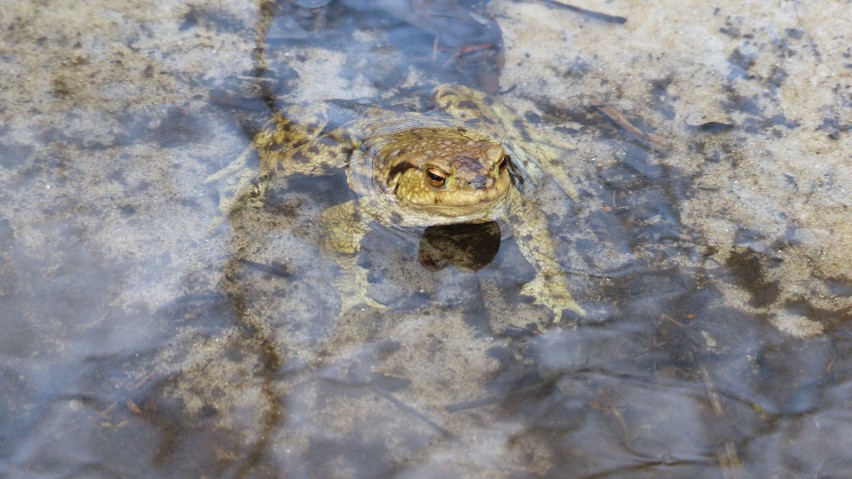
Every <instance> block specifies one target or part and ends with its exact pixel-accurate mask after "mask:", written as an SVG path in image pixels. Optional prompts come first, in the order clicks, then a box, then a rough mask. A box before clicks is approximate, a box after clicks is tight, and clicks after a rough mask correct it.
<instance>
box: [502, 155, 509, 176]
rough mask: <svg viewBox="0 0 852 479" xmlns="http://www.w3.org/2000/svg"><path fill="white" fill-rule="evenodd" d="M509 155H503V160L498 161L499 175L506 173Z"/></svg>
mask: <svg viewBox="0 0 852 479" xmlns="http://www.w3.org/2000/svg"><path fill="white" fill-rule="evenodd" d="M510 159H511V158H509V155H503V159H502V160H500V173H502V172H504V171H506V168H508V167H509V160H510Z"/></svg>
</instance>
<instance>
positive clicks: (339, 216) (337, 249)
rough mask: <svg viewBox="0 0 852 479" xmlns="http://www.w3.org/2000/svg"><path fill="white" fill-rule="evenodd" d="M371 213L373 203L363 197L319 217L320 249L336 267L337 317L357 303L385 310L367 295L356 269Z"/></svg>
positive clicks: (363, 278)
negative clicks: (338, 273)
mask: <svg viewBox="0 0 852 479" xmlns="http://www.w3.org/2000/svg"><path fill="white" fill-rule="evenodd" d="M374 210H376V208H375V203H374V200H373V199H372V198H369V197H365V198H360V199H357V200H352V201H347V202H346V203H341V204H339V205H335V206H332V207H330V208H328V209H327V210H325V211H324V212H323V214H322V217H321V218H320V224H319V228H320V232H321V235H322V247H323V249H324V250H325V251H327V252H328V253H330V254H332V255H333V256H334V260H335V261H336V262H337V265H338V266H339V267H340V276H339V277H338V279H337V287H338V291H339V292H340V303H341V304H340V315H341V316H342V315H344V314H345V313H347V312H348V311H349V310H350V309H352V308H354V307H355V306H357V305H359V304H366V305H368V306H371V307H373V308H378V309H381V308H384V307H385V306H384V305H383V304H381V303H379V302H377V301H376V300H374V299H373V298H371V297H370V296H369V295H368V294H367V287H368V285H369V282H368V281H367V270H366V269H364V268H362V267H360V266H358V253H359V252H360V251H361V240H362V239H364V236H366V235H367V233H369V232H370V221H371V220H372V219H373V218H374V213H375V211H374Z"/></svg>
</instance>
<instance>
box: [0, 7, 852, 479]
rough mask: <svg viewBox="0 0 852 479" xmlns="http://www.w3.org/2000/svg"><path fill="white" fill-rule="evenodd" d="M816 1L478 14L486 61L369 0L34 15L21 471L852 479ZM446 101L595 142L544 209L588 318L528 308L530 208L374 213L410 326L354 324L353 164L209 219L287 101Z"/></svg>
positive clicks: (10, 384)
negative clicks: (572, 183) (349, 203)
mask: <svg viewBox="0 0 852 479" xmlns="http://www.w3.org/2000/svg"><path fill="white" fill-rule="evenodd" d="M295 3H300V4H301V5H306V3H316V4H319V3H325V2H295ZM699 3H700V2H699ZM823 3H824V4H823V5H821V6H820V9H819V10H816V9H813V7H809V6H803V5H798V4H796V5H787V4H784V5H782V6H778V5H775V4H773V5H763V4H762V3H746V4H742V2H730V3H729V2H719V3H718V5H716V6H714V7H713V8H708V7H704V6H702V5H700V4H696V5H688V4H683V5H682V4H681V3H675V2H672V3H671V4H669V3H668V2H657V4H658V5H657V6H656V7H655V8H653V9H652V8H650V7H640V6H634V5H632V4H629V3H628V2H612V3H611V4H606V6H607V8H608V9H609V10H607V11H606V12H604V13H609V14H612V15H620V16H623V17H625V18H627V22H626V23H624V24H618V23H612V22H602V21H600V18H598V17H590V16H588V15H584V14H582V12H577V11H573V10H563V9H558V8H554V7H552V6H551V7H548V6H546V5H543V4H542V3H541V2H522V3H515V2H508V1H505V2H504V1H492V2H488V4H487V5H482V4H479V3H476V2H464V5H465V6H471V5H472V8H474V9H475V10H476V12H477V15H478V16H479V17H478V18H480V19H485V18H493V19H495V21H496V23H497V24H498V25H499V27H500V31H501V34H502V43H503V45H502V49H489V48H483V49H473V50H472V51H471V53H469V54H468V55H463V56H461V57H460V58H457V57H456V50H454V48H457V46H456V43H458V42H459V38H460V36H461V38H462V39H464V36H463V35H462V33H463V32H468V31H469V30H467V29H464V28H459V29H457V30H454V34H453V35H451V36H447V37H446V38H451V40H447V41H446V42H445V44H443V45H442V44H441V42H440V41H439V42H438V43H437V47H436V43H435V38H436V36H435V33H434V32H429V31H427V30H428V28H425V27H429V26H428V25H426V26H425V27H424V25H422V24H421V25H419V26H412V25H411V23H410V22H412V19H411V18H406V12H405V10H404V9H403V10H402V11H400V10H395V9H390V10H386V11H374V10H363V9H354V7H355V6H357V2H356V3H353V2H332V3H330V4H328V5H327V6H324V7H323V8H321V9H307V8H300V7H296V6H293V5H290V4H289V3H287V2H279V4H277V5H276V6H271V7H270V6H267V7H264V8H256V7H255V6H253V5H251V4H234V5H231V6H227V7H225V6H222V7H197V6H196V7H186V6H183V5H170V4H163V5H161V6H160V7H161V8H153V7H150V6H148V7H144V6H143V7H140V6H135V5H133V4H129V3H127V4H126V3H123V2H118V3H116V2H111V3H110V5H109V8H106V7H105V6H104V5H99V4H95V5H87V6H79V5H75V4H74V2H67V3H63V2H58V3H57V4H55V5H52V8H49V9H47V10H45V9H36V8H35V7H34V6H32V5H29V4H26V3H20V4H18V5H12V6H10V8H9V9H8V10H7V12H5V13H4V14H3V15H2V16H0V27H2V31H4V32H5V33H4V34H3V35H4V36H3V40H2V44H0V46H1V47H2V49H1V50H0V54H2V56H3V59H4V61H3V62H2V66H0V76H2V77H3V78H4V79H5V81H4V83H5V85H4V87H3V88H2V89H0V97H2V102H3V104H4V107H3V108H2V109H0V121H2V123H0V131H2V138H0V144H2V147H0V183H2V189H0V252H1V253H2V254H0V312H2V317H0V326H2V329H3V331H4V334H3V335H2V337H0V368H2V369H0V371H2V373H1V374H0V391H2V393H0V398H2V400H1V401H0V476H2V477H124V476H130V477H138V476H151V477H187V476H189V477H283V476H289V477H387V476H401V477H446V476H459V477H686V476H691V477H725V478H729V477H730V478H737V477H843V476H844V474H846V473H845V472H844V471H847V470H849V469H850V467H852V459H850V456H849V454H848V451H847V449H848V447H846V444H849V443H850V436H852V414H850V411H852V409H850V399H849V398H850V397H852V381H850V368H852V363H850V357H852V355H850V352H851V351H850V339H852V334H850V333H852V331H850V323H849V311H850V310H849V308H850V299H849V298H850V296H852V294H850V293H852V282H850V278H849V274H848V271H847V269H846V268H845V267H844V266H843V265H846V264H849V263H848V260H849V253H850V250H852V248H850V227H849V222H848V214H849V206H850V205H849V203H850V198H852V196H850V195H849V187H850V184H852V182H850V178H852V177H850V163H849V156H848V151H850V146H852V145H850V142H849V136H848V135H849V133H848V121H849V118H850V117H852V115H850V113H852V101H850V95H849V87H850V86H849V82H848V58H847V57H846V56H844V55H847V56H848V48H849V47H848V44H849V42H848V33H847V32H846V30H844V24H843V22H842V21H840V20H839V19H841V18H842V15H841V13H842V12H845V8H846V7H848V5H846V4H845V3H844V2H839V1H838V2H823ZM696 9H697V10H696ZM695 11H698V12H699V14H695V13H694V12H695ZM690 12H691V13H690ZM486 24H487V25H488V27H487V28H485V29H484V30H483V31H479V30H476V29H475V31H474V33H475V34H476V35H478V36H477V37H476V38H477V39H479V40H482V39H486V40H489V41H493V40H494V38H496V37H495V36H494V35H495V30H494V27H493V25H492V24H491V23H490V22H486ZM424 28H425V29H424ZM430 28H431V27H430ZM436 28H437V27H436ZM440 38H441V36H440V35H439V40H440ZM462 43H464V42H462ZM699 47H700V48H699ZM696 52H700V53H699V54H696ZM844 52H845V53H844ZM501 56H505V63H504V64H502V69H501V65H500V63H501V58H500V57H501ZM844 75H845V76H844ZM440 82H459V83H465V84H469V85H472V86H475V87H477V88H481V89H485V90H494V91H496V93H495V95H496V96H497V97H499V99H500V101H502V102H505V103H507V104H508V105H509V106H510V107H511V108H513V109H514V110H515V111H516V112H517V113H518V114H519V116H521V117H522V118H524V119H525V120H526V121H527V122H529V124H531V125H536V127H538V128H542V129H543V130H544V131H546V132H550V133H552V134H558V135H562V137H564V138H570V139H571V140H572V141H573V142H574V143H575V145H576V150H574V151H567V152H565V153H564V155H565V156H564V157H563V159H562V160H563V161H564V162H565V163H566V165H568V167H569V171H570V174H571V176H572V178H573V179H575V180H576V184H577V188H578V190H579V192H580V196H579V198H578V199H577V200H575V201H570V200H569V199H568V198H567V197H566V196H565V195H564V194H560V193H559V192H555V191H546V192H542V196H540V197H539V198H537V199H536V200H537V201H538V202H540V204H541V206H542V208H543V210H544V211H545V212H546V213H547V215H548V219H549V226H550V228H551V230H552V231H553V232H554V233H555V237H556V239H557V240H558V242H559V248H558V251H557V255H558V259H559V260H560V262H561V264H563V265H564V267H565V270H566V271H567V272H569V273H570V278H571V285H570V287H571V291H572V293H573V294H574V295H575V297H576V299H577V300H578V301H579V302H580V304H581V305H583V307H584V308H585V309H586V311H587V312H588V314H587V315H586V316H585V317H579V316H576V315H573V314H566V315H565V316H564V317H563V320H562V321H561V322H559V323H554V322H553V321H552V316H551V314H550V312H549V311H547V310H546V308H544V307H542V306H540V305H537V304H534V303H532V302H531V301H530V298H527V297H524V296H522V295H521V294H520V288H521V286H522V285H523V284H524V283H525V282H527V281H529V280H531V279H532V277H533V275H534V273H535V271H534V269H533V267H532V266H530V265H529V264H528V263H527V262H526V260H524V258H523V256H522V255H521V253H520V251H519V249H518V246H517V244H516V243H515V240H514V239H513V238H512V237H511V235H510V232H509V231H507V230H506V228H505V225H502V224H501V225H499V226H498V227H497V229H498V231H495V230H494V227H493V226H485V227H483V228H482V229H481V230H480V231H473V232H471V231H467V230H465V231H462V237H461V238H462V239H461V240H457V242H456V243H454V242H453V240H452V239H450V238H449V237H448V236H447V235H446V233H447V232H446V231H441V230H437V229H429V230H426V231H414V232H407V233H405V234H401V233H400V232H399V231H395V230H392V229H384V228H376V229H374V230H373V231H372V232H371V233H370V234H368V236H367V237H366V238H365V239H364V241H363V243H362V251H361V260H360V263H361V265H363V266H365V267H367V268H368V269H369V271H370V276H369V280H370V283H371V285H370V290H369V293H370V295H371V296H372V297H373V298H374V299H376V300H377V301H379V302H381V303H383V304H386V305H387V308H385V309H382V310H376V309H372V308H369V307H364V308H361V309H358V310H354V311H352V312H350V313H348V314H346V315H344V316H343V317H338V313H337V309H338V308H339V301H340V300H339V297H338V294H337V291H336V288H335V287H333V286H332V284H333V282H332V281H333V279H334V278H335V277H336V276H335V275H337V274H339V272H338V270H337V268H336V265H335V263H334V261H333V260H332V259H331V258H329V257H328V256H327V255H326V254H325V253H323V251H322V249H321V248H320V242H319V238H318V234H319V232H318V231H317V230H316V221H317V219H318V218H319V216H320V214H321V212H322V211H323V210H324V209H325V208H327V207H329V206H332V205H334V204H337V203H340V202H342V201H345V200H347V199H349V198H351V197H352V193H351V192H349V191H348V188H347V186H346V182H345V177H344V176H343V174H342V172H341V173H340V174H337V175H334V174H333V175H329V176H323V177H303V176H299V177H294V178H290V179H289V180H287V181H283V182H279V183H278V184H277V185H276V188H275V189H274V190H273V191H272V192H271V193H270V195H269V197H268V201H267V203H266V206H265V207H264V208H254V209H251V208H250V209H245V210H241V211H239V212H237V213H235V214H234V215H233V216H232V217H231V218H230V220H229V221H228V222H226V223H225V224H224V225H223V226H222V228H220V229H219V230H217V231H215V232H212V233H211V232H208V228H209V225H210V222H211V221H212V220H213V219H214V218H215V216H216V208H217V201H218V198H217V192H216V191H215V189H214V188H212V187H210V186H205V185H203V184H202V180H203V179H204V178H205V177H206V176H207V175H209V174H211V173H213V172H214V171H216V170H217V169H218V168H221V167H222V166H224V165H226V164H228V163H229V162H230V161H231V160H232V159H234V158H235V157H236V156H237V155H239V154H240V152H241V151H242V150H243V148H244V147H245V146H246V145H247V144H248V143H249V142H250V138H251V135H252V133H254V132H256V131H257V130H258V129H260V128H262V127H263V125H264V123H265V122H266V121H267V120H268V118H269V116H270V115H271V112H272V111H274V110H278V109H280V108H281V107H282V106H283V105H286V104H289V103H293V102H298V101H305V100H310V101H323V100H335V101H336V103H335V104H336V105H338V106H340V107H342V108H350V107H351V108H362V107H363V106H365V105H368V104H372V105H381V106H390V105H400V104H402V105H403V106H404V107H405V108H407V109H415V108H418V107H423V105H424V104H425V105H428V95H429V92H430V91H431V88H432V87H433V86H434V85H435V84H437V83H440ZM602 105H603V106H602ZM606 107H611V108H612V110H606V109H605V108H606ZM607 111H616V112H619V113H621V114H623V115H624V117H625V118H626V119H627V120H628V121H630V123H631V124H632V125H635V126H636V127H637V128H639V130H640V131H641V132H644V133H639V134H638V135H637V134H635V133H630V132H628V131H627V130H626V129H625V128H624V125H618V124H617V122H616V121H613V117H612V114H611V113H610V114H607ZM643 134H651V135H657V136H643ZM658 137H659V138H660V139H662V140H660V141H656V140H655V139H656V138H658ZM421 235H422V237H421ZM471 237H478V238H479V241H481V242H482V243H481V246H480V247H479V248H477V253H478V252H480V250H488V252H487V253H488V254H482V255H479V254H474V253H471V252H466V251H464V250H461V251H460V250H459V248H458V247H457V246H454V245H457V243H458V241H460V242H461V243H462V244H466V243H467V242H469V241H471ZM497 238H500V239H501V241H500V242H499V247H497V248H496V252H494V251H493V250H492V249H493V248H495V245H494V243H495V242H496V239H497ZM447 245H451V246H449V247H448V246H447ZM491 254H493V255H494V257H493V258H488V257H489V256H491Z"/></svg>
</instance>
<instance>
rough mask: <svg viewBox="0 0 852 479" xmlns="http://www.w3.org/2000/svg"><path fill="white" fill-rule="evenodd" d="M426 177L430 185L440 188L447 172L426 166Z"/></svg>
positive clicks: (445, 179)
mask: <svg viewBox="0 0 852 479" xmlns="http://www.w3.org/2000/svg"><path fill="white" fill-rule="evenodd" d="M426 179H427V180H428V181H429V184H430V185H432V186H434V187H435V188H440V187H442V186H444V183H446V182H447V174H446V173H444V172H443V171H441V170H439V169H437V168H427V169H426Z"/></svg>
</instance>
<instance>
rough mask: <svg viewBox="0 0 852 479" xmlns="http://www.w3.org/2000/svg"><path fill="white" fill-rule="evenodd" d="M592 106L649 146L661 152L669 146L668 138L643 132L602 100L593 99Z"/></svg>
mask: <svg viewBox="0 0 852 479" xmlns="http://www.w3.org/2000/svg"><path fill="white" fill-rule="evenodd" d="M592 106H593V107H595V109H597V110H598V111H599V112H601V113H602V114H603V115H604V116H605V117H607V118H608V119H609V120H610V121H612V122H613V123H615V124H616V125H618V126H619V127H621V128H622V129H624V130H625V131H627V132H628V133H630V134H631V135H633V136H635V137H636V138H637V139H639V140H640V141H642V142H644V143H645V144H647V145H649V146H650V147H651V148H653V149H655V150H657V151H663V152H664V151H667V150H669V148H671V143H670V142H669V140H667V139H665V138H663V137H662V136H659V135H655V134H653V133H645V132H644V131H642V130H640V129H639V127H637V126H636V125H634V124H632V123H630V120H628V119H627V118H626V117H625V116H624V115H623V114H621V112H620V111H618V110H616V109H615V108H613V107H611V106H609V105H607V104H605V103H603V102H602V101H594V102H592Z"/></svg>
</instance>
